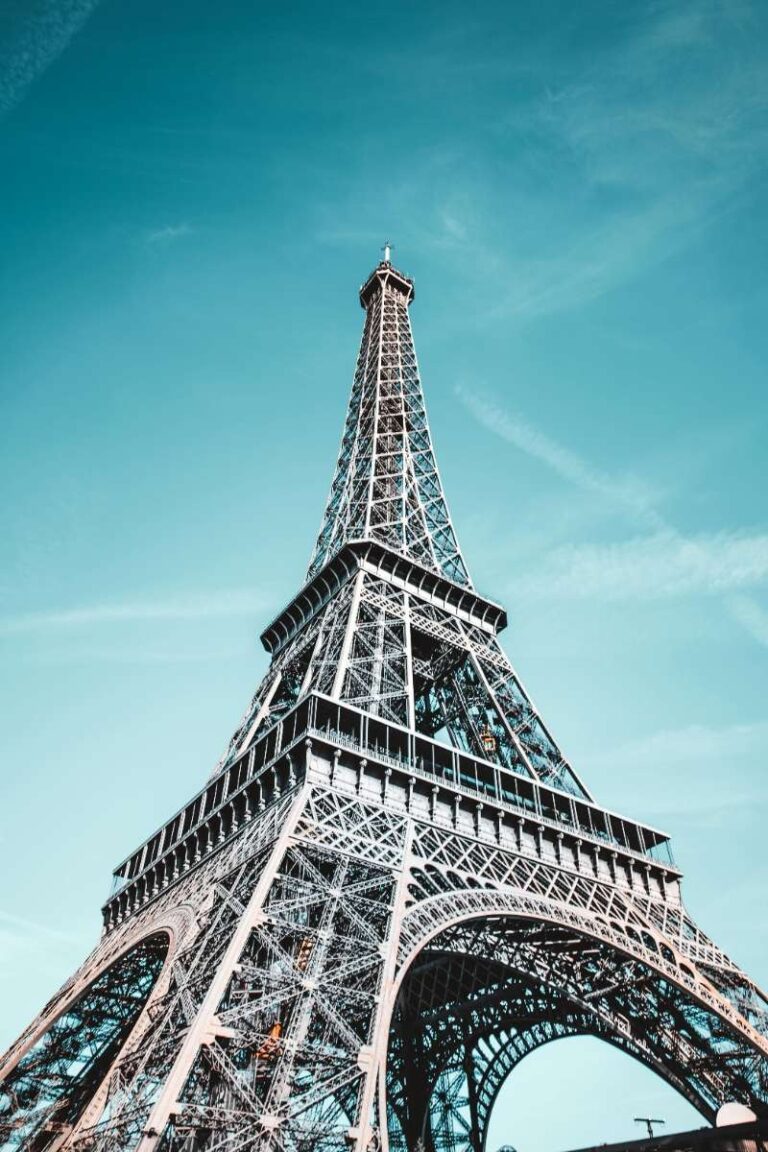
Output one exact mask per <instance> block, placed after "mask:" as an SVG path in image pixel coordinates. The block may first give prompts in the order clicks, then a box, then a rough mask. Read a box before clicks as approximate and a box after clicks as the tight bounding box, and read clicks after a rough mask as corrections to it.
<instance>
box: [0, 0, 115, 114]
mask: <svg viewBox="0 0 768 1152" xmlns="http://www.w3.org/2000/svg"><path fill="white" fill-rule="evenodd" d="M98 3H99V0H42V2H41V3H39V4H38V5H37V6H36V7H35V8H33V10H32V12H31V13H30V14H29V16H28V17H27V19H26V20H25V22H24V23H23V24H22V26H21V28H20V29H19V32H18V34H17V35H16V36H15V37H14V38H13V39H12V41H11V43H10V44H9V45H8V47H7V48H6V50H5V51H4V52H1V53H0V115H3V114H4V113H7V112H10V111H11V110H12V109H13V108H15V107H16V105H17V104H20V103H21V101H22V100H23V99H24V96H25V95H26V93H27V90H28V89H29V87H30V86H31V85H32V84H33V83H34V81H35V80H36V79H37V78H38V76H41V75H42V73H43V72H45V70H46V68H48V67H50V65H51V64H53V62H54V61H55V60H56V59H57V58H58V57H59V56H60V55H61V54H62V52H64V50H65V49H66V48H67V47H68V45H69V43H70V41H71V40H72V38H73V37H74V36H75V35H76V34H77V33H78V32H79V31H80V29H81V28H82V26H83V25H84V24H85V22H86V20H87V19H88V17H89V16H90V15H91V13H92V12H93V11H94V9H95V8H96V7H97V6H98Z"/></svg>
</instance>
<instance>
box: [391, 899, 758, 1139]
mask: <svg viewBox="0 0 768 1152" xmlns="http://www.w3.org/2000/svg"><path fill="white" fill-rule="evenodd" d="M455 895H456V896H458V895H459V894H458V893H456V894H455ZM461 896H462V898H463V899H464V900H465V901H466V900H467V898H469V904H470V905H474V908H473V909H472V910H471V911H470V908H467V909H465V914H464V915H463V916H462V915H456V914H455V901H451V900H450V899H446V898H445V897H434V898H433V900H432V901H426V902H424V903H422V904H421V905H418V906H417V907H416V908H414V909H412V911H411V913H410V914H409V915H406V917H405V924H404V927H405V928H406V931H405V932H404V937H405V938H406V939H407V938H408V931H407V927H408V921H409V919H410V921H411V925H410V928H411V931H412V933H414V934H415V930H414V923H413V922H414V921H415V920H418V921H419V922H420V929H421V932H420V935H421V940H420V942H419V943H418V944H415V945H414V943H413V937H412V941H411V948H410V950H409V954H408V956H407V957H406V956H403V960H404V963H403V966H402V968H401V974H400V979H399V990H398V993H397V997H396V999H395V1001H394V1004H393V1015H392V1024H391V1031H390V1047H389V1059H388V1071H387V1111H388V1118H389V1120H388V1123H389V1128H390V1147H391V1148H392V1149H393V1150H397V1152H400V1150H401V1149H406V1148H407V1149H410V1148H412V1147H415V1146H416V1145H417V1144H418V1142H419V1141H421V1142H422V1143H423V1146H424V1149H425V1152H482V1150H483V1149H484V1146H485V1137H486V1134H487V1128H488V1122H489V1119H490V1114H491V1110H492V1108H493V1104H494V1102H495V1100H496V1097H497V1095H498V1091H499V1089H500V1087H501V1084H502V1083H503V1082H504V1080H505V1079H506V1077H507V1076H508V1075H509V1074H510V1073H511V1072H512V1071H513V1069H514V1067H516V1065H517V1064H518V1063H519V1062H520V1060H522V1059H523V1058H524V1057H525V1056H526V1055H527V1054H529V1053H530V1052H531V1051H533V1050H534V1049H535V1048H537V1047H539V1046H540V1045H541V1044H544V1043H547V1042H548V1041H551V1040H554V1039H558V1038H560V1037H563V1036H573V1035H591V1036H595V1037H597V1038H598V1039H601V1040H605V1041H607V1042H609V1043H611V1044H612V1045H614V1046H616V1047H618V1048H619V1049H621V1050H622V1051H624V1052H626V1053H627V1054H628V1055H630V1056H633V1057H634V1058H635V1059H637V1060H639V1061H640V1062H641V1063H643V1064H645V1065H646V1066H647V1067H649V1068H651V1069H652V1070H653V1071H655V1072H656V1073H657V1074H658V1075H659V1076H660V1077H662V1078H663V1079H664V1080H665V1081H666V1082H667V1083H669V1084H670V1085H671V1086H672V1087H674V1088H675V1089H676V1090H677V1091H678V1092H680V1093H681V1095H683V1096H684V1097H685V1098H686V1099H687V1100H688V1101H689V1102H690V1103H691V1104H692V1105H693V1106H694V1107H695V1108H697V1109H698V1111H699V1112H701V1113H702V1115H703V1116H705V1117H706V1118H707V1119H709V1120H712V1119H713V1117H714V1114H715V1112H716V1111H717V1108H718V1106H719V1105H720V1104H721V1103H722V1102H723V1101H724V1100H726V1099H734V1100H742V1101H744V1102H745V1103H748V1104H750V1106H751V1107H753V1108H755V1109H757V1110H758V1111H760V1110H763V1111H764V1110H765V1107H766V1105H765V1101H766V1098H767V1097H768V1056H767V1055H766V1045H765V1040H764V1039H763V1038H762V1037H761V1036H760V1035H759V1034H758V1033H757V1032H755V1033H754V1035H750V1034H749V1026H748V1025H746V1027H745V1021H744V1019H743V1018H742V1019H741V1020H740V1021H739V1024H737V1025H734V1021H733V1009H732V1007H731V1005H730V1003H729V1002H728V1000H727V999H726V998H725V997H723V996H722V995H720V994H719V993H718V992H717V991H716V989H715V988H714V987H713V986H712V984H711V983H710V982H709V980H708V979H707V978H706V977H704V976H702V975H701V974H700V973H698V972H697V971H696V970H695V968H693V967H692V966H691V964H690V963H687V962H685V963H684V964H683V965H682V966H681V964H680V961H679V959H676V958H675V957H674V955H673V954H672V952H671V950H670V949H669V948H668V947H667V948H666V949H665V952H662V951H661V949H660V948H658V947H656V946H652V940H651V937H650V936H649V938H648V939H647V940H644V939H643V936H642V934H641V933H638V932H637V931H634V930H633V931H632V932H631V934H630V933H627V932H626V930H622V929H621V927H620V926H619V925H617V924H611V923H609V922H608V921H606V920H605V919H604V918H602V917H599V916H592V917H590V916H588V915H585V914H581V915H580V914H578V913H576V914H575V913H574V910H573V909H572V908H571V909H563V908H561V907H559V906H558V905H557V903H556V902H554V901H550V902H547V901H541V900H539V901H535V902H534V903H535V905H536V907H532V906H530V904H529V902H528V901H527V899H526V898H525V897H524V896H520V895H519V896H517V897H514V896H511V895H510V894H505V895H504V896H503V897H502V895H501V894H499V893H491V892H478V891H473V892H471V893H466V892H464V893H462V894H461ZM452 904H453V908H454V915H453V916H451V915H450V912H449V909H450V908H451V905H452ZM526 904H528V906H527V907H526ZM427 905H431V907H427ZM483 905H484V906H485V907H484V908H483ZM503 905H506V909H503ZM473 913H474V914H473ZM430 920H431V921H432V923H431V924H430V923H429V921H430ZM441 922H442V923H441Z"/></svg>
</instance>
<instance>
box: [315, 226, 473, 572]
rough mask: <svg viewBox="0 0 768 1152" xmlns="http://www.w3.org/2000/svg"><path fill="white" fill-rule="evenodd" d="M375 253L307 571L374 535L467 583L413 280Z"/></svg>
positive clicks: (387, 246) (387, 249)
mask: <svg viewBox="0 0 768 1152" xmlns="http://www.w3.org/2000/svg"><path fill="white" fill-rule="evenodd" d="M390 250H391V246H390V244H389V242H387V243H386V244H385V245H384V260H383V261H382V262H381V263H380V264H379V265H378V266H377V267H376V268H375V269H374V270H373V272H372V273H371V274H370V276H369V277H368V279H367V280H366V282H365V284H364V285H363V286H362V288H361V289H360V303H361V305H362V307H363V308H364V309H365V312H366V318H365V326H364V330H363V338H362V342H361V345H360V351H359V354H358V358H357V366H356V369H355V376H354V381H353V385H352V395H351V397H350V401H349V408H348V411H347V419H346V423H345V426H344V435H343V437H342V442H341V449H340V451H339V457H338V461H337V464H336V471H335V473H334V477H333V482H332V484H331V490H330V494H329V496H328V502H327V506H326V509H325V515H324V517H323V521H322V525H321V528H320V533H319V536H318V539H317V544H316V545H315V550H314V552H313V555H312V560H311V563H310V566H309V572H308V578H310V579H311V578H312V577H313V576H314V575H316V573H317V572H319V571H320V569H321V568H322V567H323V565H324V564H326V563H327V562H328V561H329V560H330V559H331V557H332V556H333V555H334V553H336V552H337V551H338V550H339V549H340V548H341V547H342V546H343V545H344V544H345V543H347V542H349V541H351V540H366V539H368V540H378V541H380V542H381V543H383V544H386V545H387V546H388V547H390V548H393V549H394V550H395V551H397V552H400V553H401V554H402V555H404V556H408V557H410V558H411V559H413V560H415V561H417V562H418V563H420V564H423V565H425V566H426V567H427V568H430V569H431V570H433V571H435V572H439V573H440V574H441V575H443V576H445V577H446V578H447V579H449V580H452V581H454V582H455V583H457V584H461V585H463V586H465V587H471V581H470V578H469V574H468V572H467V568H466V565H465V563H464V559H463V557H462V555H461V550H460V548H459V544H458V541H457V539H456V533H455V531H454V528H453V524H452V522H451V517H450V514H449V512H448V506H447V504H446V501H445V496H444V495H443V487H442V483H441V480H440V475H439V473H438V470H437V464H436V461H435V455H434V451H433V449H432V439H431V436H430V431H429V424H428V422H427V413H426V408H425V404H424V394H423V391H422V386H421V380H420V378H419V368H418V363H417V360H416V350H415V348H414V343H413V333H412V331H411V322H410V315H409V308H410V305H411V302H412V301H413V298H414V286H413V280H411V279H410V278H409V277H408V276H405V275H404V274H403V273H402V272H399V271H397V269H396V268H394V267H393V266H392V264H391V262H390V259H389V256H390Z"/></svg>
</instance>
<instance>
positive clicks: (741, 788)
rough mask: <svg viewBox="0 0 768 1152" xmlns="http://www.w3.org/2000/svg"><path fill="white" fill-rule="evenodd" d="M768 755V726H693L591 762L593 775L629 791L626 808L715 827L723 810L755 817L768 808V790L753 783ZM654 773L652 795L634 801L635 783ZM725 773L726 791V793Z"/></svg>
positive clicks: (630, 743)
mask: <svg viewBox="0 0 768 1152" xmlns="http://www.w3.org/2000/svg"><path fill="white" fill-rule="evenodd" d="M767 751H768V722H765V721H757V722H755V723H750V724H727V725H723V726H716V725H706V724H691V725H687V726H685V727H680V728H668V729H663V730H661V731H658V732H653V733H651V734H650V735H648V736H643V737H641V738H639V739H636V740H630V741H627V742H626V743H624V744H620V745H618V746H617V747H614V748H610V749H607V750H602V749H601V750H599V751H597V752H595V753H594V754H593V755H591V756H588V757H587V760H588V762H589V764H590V765H591V767H592V768H593V769H598V770H602V771H605V772H607V773H608V774H609V775H611V776H613V777H615V778H616V779H617V781H623V782H624V784H625V785H628V791H627V794H626V795H625V796H624V797H623V798H622V801H621V802H622V804H623V805H624V807H629V808H633V809H634V810H638V809H639V810H642V808H643V807H645V808H647V809H649V810H650V811H653V812H654V814H656V815H658V817H659V818H661V819H668V818H669V817H670V816H681V817H682V816H684V817H685V818H687V819H691V818H693V819H696V820H698V821H699V822H701V821H702V820H704V821H706V823H708V824H714V823H717V822H718V820H719V817H720V814H721V813H722V812H723V810H724V809H731V810H732V809H733V808H742V809H749V811H750V812H753V813H754V812H755V811H756V809H758V808H761V809H762V808H764V807H765V806H766V805H768V789H763V790H756V788H755V783H754V767H755V765H756V764H759V763H763V762H764V760H765V756H766V752H767ZM651 770H652V771H653V772H654V774H655V775H656V777H657V778H658V781H659V785H658V787H656V788H655V789H654V791H653V795H652V796H650V797H649V795H648V793H647V791H644V792H642V793H638V794H637V795H632V794H631V790H632V788H633V784H632V782H633V781H634V782H639V781H642V780H643V779H644V778H645V773H646V772H648V771H651ZM724 773H727V774H728V781H729V784H728V787H727V788H723V787H722V780H723V776H724ZM649 806H650V807H649ZM728 819H729V820H731V819H732V816H729V817H728Z"/></svg>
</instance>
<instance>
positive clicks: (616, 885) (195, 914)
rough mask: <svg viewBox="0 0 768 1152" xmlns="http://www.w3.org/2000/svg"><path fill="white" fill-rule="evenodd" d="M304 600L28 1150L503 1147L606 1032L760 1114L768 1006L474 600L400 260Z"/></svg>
mask: <svg viewBox="0 0 768 1152" xmlns="http://www.w3.org/2000/svg"><path fill="white" fill-rule="evenodd" d="M360 299H361V303H362V305H363V307H364V309H365V312H366V319H365V328H364V332H363V338H362V344H361V347H360V352H359V356H358V361H357V369H356V372H355V378H354V384H353V388H352V396H351V400H350V405H349V413H348V416H347V420H346V425H345V428H344V435H343V439H342V444H341V450H340V454H339V460H338V465H337V468H336V472H335V476H334V479H333V483H332V486H331V492H330V496H329V499H328V505H327V509H326V513H325V517H324V519H323V523H322V528H321V531H320V535H319V538H318V541H317V545H316V548H315V551H314V554H313V557H312V561H311V564H310V568H309V572H308V575H307V580H306V582H305V584H304V586H303V588H302V589H301V591H300V592H299V593H298V595H297V596H295V597H294V599H293V600H292V601H291V602H290V604H289V605H288V606H287V607H286V608H285V609H284V611H282V612H281V613H280V615H279V616H278V617H277V619H276V620H274V621H273V623H272V624H270V626H269V627H268V628H267V629H266V630H265V632H264V633H263V637H262V639H263V641H264V644H265V646H266V648H267V649H268V651H269V652H270V653H271V657H272V660H271V666H270V669H269V671H268V673H267V675H266V677H265V679H264V681H263V683H262V684H261V686H260V687H259V689H258V691H257V693H256V695H255V696H254V697H253V699H252V701H251V703H250V705H249V707H248V709H247V711H246V714H245V716H244V718H243V720H242V723H241V724H240V725H239V726H238V728H237V730H236V732H235V734H234V736H233V737H232V740H231V742H230V744H229V747H228V749H227V752H226V754H225V756H224V757H223V758H222V761H221V762H220V764H219V765H218V767H217V769H216V771H215V773H214V774H213V776H212V777H211V778H210V780H209V781H208V782H207V784H206V785H205V787H204V788H203V789H202V790H201V791H200V792H199V793H198V794H197V795H196V796H194V797H193V798H192V800H190V801H189V803H188V804H186V805H185V806H184V807H183V808H182V809H181V810H180V811H179V812H177V813H176V814H175V815H174V816H173V817H172V818H171V819H170V820H169V821H168V822H167V823H166V824H164V825H163V826H162V827H161V828H160V829H159V830H158V831H157V832H156V833H155V834H154V835H153V836H152V837H150V838H149V839H148V840H147V841H146V842H145V843H144V844H142V845H141V846H140V847H139V848H138V849H137V850H136V851H135V852H134V853H133V854H132V855H131V856H130V857H128V858H127V859H126V860H125V861H124V862H123V863H122V864H121V865H120V866H119V867H118V868H117V870H116V872H115V876H114V889H113V892H112V895H111V896H110V898H109V899H108V901H107V903H106V904H105V906H104V909H103V916H104V930H103V935H102V938H101V941H100V943H99V945H98V946H97V948H96V949H95V951H94V952H93V953H92V954H91V956H89V958H88V959H87V960H86V961H85V963H84V964H83V965H82V967H81V968H80V969H79V970H78V971H77V972H76V973H75V974H74V976H73V977H72V978H71V979H70V980H69V981H68V982H67V983H66V984H65V985H64V987H63V988H62V989H61V990H60V991H59V992H58V993H57V995H56V996H54V998H53V999H52V1000H51V1001H50V1002H49V1003H48V1004H47V1005H46V1006H45V1007H44V1009H43V1010H42V1011H41V1013H40V1014H39V1016H38V1017H37V1019H36V1020H34V1021H33V1023H32V1024H31V1025H30V1027H29V1028H28V1029H27V1031H26V1032H25V1033H24V1034H23V1036H22V1037H21V1038H20V1039H19V1040H18V1042H17V1043H16V1044H15V1045H14V1046H13V1048H11V1050H10V1051H9V1052H8V1053H7V1055H6V1056H5V1058H4V1062H3V1064H2V1068H1V1069H0V1081H1V1083H0V1087H1V1088H2V1113H0V1124H1V1125H2V1127H1V1129H0V1130H1V1132H2V1140H3V1147H4V1148H7V1149H14V1150H15V1149H19V1150H21V1149H23V1150H25V1152H26V1150H28V1152H54V1150H55V1152H59V1150H64V1149H66V1150H72V1152H75V1150H76V1152H128V1150H133V1149H140V1150H141V1152H182V1150H183V1152H193V1150H195V1152H198V1150H199V1152H247V1150H254V1152H256V1150H259V1152H278V1150H279V1152H341V1150H342V1149H346V1150H350V1149H354V1150H356V1152H363V1150H366V1152H374V1150H378V1152H387V1150H391V1152H406V1150H408V1152H412V1150H414V1149H424V1150H425V1152H448V1150H451V1152H456V1150H462V1152H481V1150H482V1149H483V1148H484V1142H485V1135H486V1132H487V1127H488V1120H489V1116H490V1113H491V1110H492V1108H493V1104H494V1101H495V1099H496V1096H497V1093H498V1091H499V1088H500V1086H501V1084H502V1083H503V1081H504V1079H505V1077H506V1076H507V1075H508V1074H509V1073H510V1072H511V1071H512V1070H513V1069H514V1067H515V1065H516V1064H517V1063H518V1061H520V1060H521V1059H523V1058H524V1057H525V1056H526V1055H527V1054H528V1053H529V1052H531V1051H532V1050H533V1049H535V1048H536V1047H538V1046H539V1045H541V1044H544V1043H546V1042H547V1041H549V1040H553V1039H556V1038H558V1037H562V1036H571V1035H591V1036H597V1037H600V1038H601V1039H603V1040H606V1041H608V1042H609V1043H611V1044H614V1045H616V1046H617V1047H618V1048H621V1049H623V1050H624V1051H625V1052H627V1053H629V1054H630V1055H632V1056H634V1057H635V1058H636V1059H638V1060H640V1061H642V1062H643V1063H644V1064H646V1065H647V1066H649V1067H650V1068H652V1069H654V1070H655V1071H656V1072H657V1073H658V1074H659V1075H660V1076H662V1077H663V1078H664V1079H665V1080H666V1081H668V1082H669V1083H670V1084H671V1085H673V1086H674V1087H675V1088H676V1089H677V1090H678V1091H679V1092H681V1093H682V1094H683V1095H684V1096H685V1097H687V1099H688V1100H690V1101H691V1103H692V1104H693V1105H694V1106H695V1107H697V1108H698V1109H699V1110H700V1112H701V1113H702V1114H703V1115H704V1116H705V1117H707V1118H710V1119H711V1118H712V1117H713V1115H714V1113H715V1111H716V1110H717V1108H718V1107H719V1105H721V1104H722V1103H723V1102H724V1101H727V1100H740V1101H743V1102H745V1103H747V1104H749V1105H751V1106H752V1107H753V1108H754V1109H755V1110H756V1111H758V1112H759V1113H763V1112H764V1111H765V1101H766V1093H767V1091H768V1019H767V1017H766V1002H765V999H764V997H763V995H762V993H761V992H760V991H759V990H758V989H757V988H756V986H755V985H754V984H753V982H752V981H751V980H750V979H749V978H748V977H747V976H746V975H745V974H744V973H743V972H741V971H740V970H739V968H738V967H737V966H736V965H735V964H734V963H733V962H732V961H731V960H730V959H729V958H728V957H727V956H726V955H725V954H724V953H723V952H721V951H720V949H719V948H718V947H717V946H716V945H715V944H714V943H713V942H712V941H711V940H709V939H708V938H707V937H706V936H705V935H704V934H703V933H702V932H701V931H700V930H699V928H698V927H697V926H696V925H695V923H694V922H693V921H692V920H691V918H690V917H689V916H688V914H687V913H686V911H685V908H684V906H683V904H682V902H681V895H680V872H679V870H678V869H677V868H676V867H675V866H674V864H673V862H672V859H671V856H670V855H669V851H668V841H667V837H666V836H665V835H664V834H663V833H661V832H659V831H657V830H655V829H653V828H650V827H648V826H646V825H644V824H639V823H637V822H635V821H633V820H628V819H626V818H624V817H620V816H618V815H616V814H614V813H612V812H609V811H607V810H606V809H604V808H603V807H601V806H600V805H599V804H597V803H596V802H595V801H594V800H593V798H592V797H591V796H590V794H589V792H588V791H587V789H586V787H585V786H584V784H583V783H582V782H581V781H580V779H579V778H578V776H577V775H576V773H575V772H574V770H573V768H572V767H571V766H570V764H569V763H568V762H567V760H566V759H565V757H564V756H563V754H562V753H561V751H560V749H559V748H558V747H557V745H556V744H555V742H554V740H553V738H552V736H551V735H550V733H549V731H548V729H547V728H546V726H545V724H544V723H543V721H542V719H541V717H540V716H539V714H538V713H537V711H536V709H535V708H534V706H533V704H532V703H531V700H530V698H529V697H528V695H527V693H526V691H525V689H524V688H523V686H522V684H521V682H520V680H519V679H518V677H517V675H516V673H515V671H514V670H513V668H512V666H511V665H510V663H509V661H508V660H507V658H506V656H505V655H504V653H503V651H502V649H501V647H500V646H499V643H498V640H497V633H498V632H499V631H500V630H501V629H502V628H503V627H504V625H505V623H506V616H505V613H504V610H503V609H502V608H501V607H500V606H499V605H497V604H495V603H493V602H492V601H490V600H487V599H486V598H485V597H483V596H481V595H480V594H479V593H478V592H477V591H476V590H475V589H474V587H473V585H472V582H471V580H470V578H469V575H468V572H467V568H466V565H465V563H464V560H463V558H462V555H461V552H460V550H459V546H458V543H457V540H456V534H455V532H454V529H453V526H452V524H451V520H450V516H449V514H448V509H447V506H446V503H445V498H444V495H443V490H442V485H441V482H440V477H439V475H438V471H437V467H436V464H435V458H434V454H433V450H432V444H431V438H430V433H429V427H428V424H427V418H426V413H425V408H424V399H423V395H422V389H421V384H420V380H419V374H418V367H417V363H416V355H415V351H414V345H413V338H412V334H411V327H410V318H409V306H410V303H411V301H412V299H413V283H412V281H410V280H409V279H408V278H407V277H405V276H403V275H402V274H401V273H399V272H398V271H396V269H394V268H393V267H392V265H391V263H390V261H389V260H388V259H385V260H384V261H383V262H382V263H381V264H380V265H379V266H378V267H377V268H376V269H375V271H374V272H373V273H372V275H371V276H370V278H369V279H368V281H367V283H366V284H365V285H364V286H363V288H362V289H361V293H360Z"/></svg>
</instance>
